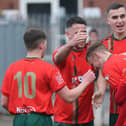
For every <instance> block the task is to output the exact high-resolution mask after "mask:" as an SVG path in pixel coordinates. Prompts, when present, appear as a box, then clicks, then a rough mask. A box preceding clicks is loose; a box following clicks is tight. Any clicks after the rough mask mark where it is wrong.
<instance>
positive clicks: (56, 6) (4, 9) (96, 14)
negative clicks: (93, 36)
mask: <svg viewBox="0 0 126 126" xmlns="http://www.w3.org/2000/svg"><path fill="white" fill-rule="evenodd" d="M112 2H120V3H122V4H124V5H125V6H126V1H125V0H121V1H120V0H107V1H104V0H0V87H1V84H2V80H3V77H4V74H5V70H6V69H7V67H8V66H9V65H10V64H11V63H12V62H14V61H16V60H18V59H20V58H23V57H24V56H25V53H26V50H25V48H24V44H23V34H24V32H25V30H26V29H27V28H29V27H34V26H35V27H38V28H41V29H43V30H44V31H45V32H46V34H47V35H48V48H47V52H46V56H45V58H44V59H45V60H46V61H48V62H50V63H52V57H51V55H52V52H53V51H54V50H55V49H56V48H57V47H59V46H61V45H63V44H64V43H65V40H66V38H65V22H66V20H67V19H68V18H69V17H71V16H76V15H77V16H81V17H83V18H84V19H86V21H87V23H88V27H87V31H88V32H89V31H90V29H92V28H95V29H96V30H97V32H98V34H97V35H98V36H97V37H98V40H101V39H103V38H105V37H107V36H109V35H110V34H111V29H110V27H109V26H108V25H107V24H106V21H105V19H106V8H107V7H108V5H109V4H110V3H112ZM94 112H95V126H108V119H109V114H108V112H109V90H108V91H107V93H106V96H105V99H104V103H103V105H102V106H101V107H100V108H99V109H98V110H95V109H94ZM12 119H13V116H11V115H9V114H8V113H7V112H6V111H5V110H4V109H3V108H2V107H1V106H0V126H12Z"/></svg>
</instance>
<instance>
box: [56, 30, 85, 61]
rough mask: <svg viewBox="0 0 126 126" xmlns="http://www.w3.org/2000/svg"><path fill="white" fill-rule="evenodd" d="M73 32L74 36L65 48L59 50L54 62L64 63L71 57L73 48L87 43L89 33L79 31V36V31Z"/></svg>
mask: <svg viewBox="0 0 126 126" xmlns="http://www.w3.org/2000/svg"><path fill="white" fill-rule="evenodd" d="M72 32H73V35H71V37H70V38H69V40H68V42H67V43H66V44H65V45H64V46H63V47H61V48H60V49H59V50H58V52H57V53H56V54H55V56H54V61H55V62H56V63H61V62H63V61H64V60H65V59H66V57H67V56H68V55H69V53H70V52H71V50H72V49H73V47H75V46H77V45H78V44H81V43H85V42H86V39H87V33H85V32H80V31H79V32H78V33H77V34H75V32H77V30H75V31H74V30H73V31H72Z"/></svg>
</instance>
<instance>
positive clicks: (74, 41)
mask: <svg viewBox="0 0 126 126" xmlns="http://www.w3.org/2000/svg"><path fill="white" fill-rule="evenodd" d="M72 32H73V33H72V35H71V37H70V38H69V42H68V44H69V45H71V46H72V47H74V46H77V45H80V46H81V45H83V44H85V43H86V40H87V37H88V35H87V32H86V30H82V28H80V29H79V30H78V31H77V30H73V31H72Z"/></svg>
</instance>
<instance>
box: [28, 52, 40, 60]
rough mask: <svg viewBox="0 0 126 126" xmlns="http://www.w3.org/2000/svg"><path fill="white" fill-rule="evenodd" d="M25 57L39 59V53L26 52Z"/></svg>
mask: <svg viewBox="0 0 126 126" xmlns="http://www.w3.org/2000/svg"><path fill="white" fill-rule="evenodd" d="M26 57H37V58H41V53H40V51H39V50H34V51H28V52H27V55H26Z"/></svg>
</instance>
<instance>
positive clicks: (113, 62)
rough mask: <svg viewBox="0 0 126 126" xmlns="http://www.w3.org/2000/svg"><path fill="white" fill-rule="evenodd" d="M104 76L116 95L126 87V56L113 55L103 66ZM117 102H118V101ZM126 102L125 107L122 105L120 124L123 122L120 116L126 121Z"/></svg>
mask: <svg viewBox="0 0 126 126" xmlns="http://www.w3.org/2000/svg"><path fill="white" fill-rule="evenodd" d="M103 76H104V77H105V79H106V80H107V81H108V83H109V84H110V87H111V88H112V89H113V92H114V93H115V94H116V92H117V90H118V89H119V87H120V86H123V85H126V55H116V54H113V55H112V56H111V57H109V59H108V60H107V62H106V63H105V64H104V66H103ZM125 100H126V99H125ZM116 101H117V100H116ZM125 103H126V101H124V103H123V105H120V106H119V107H120V108H119V109H120V111H119V113H120V114H119V118H118V121H117V122H118V123H120V122H121V120H123V119H120V116H121V117H123V118H124V120H125V121H126V117H124V116H123V115H126V114H125V111H123V110H125V109H126V108H125V107H126V104H125ZM114 111H115V112H116V111H117V108H116V106H114Z"/></svg>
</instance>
